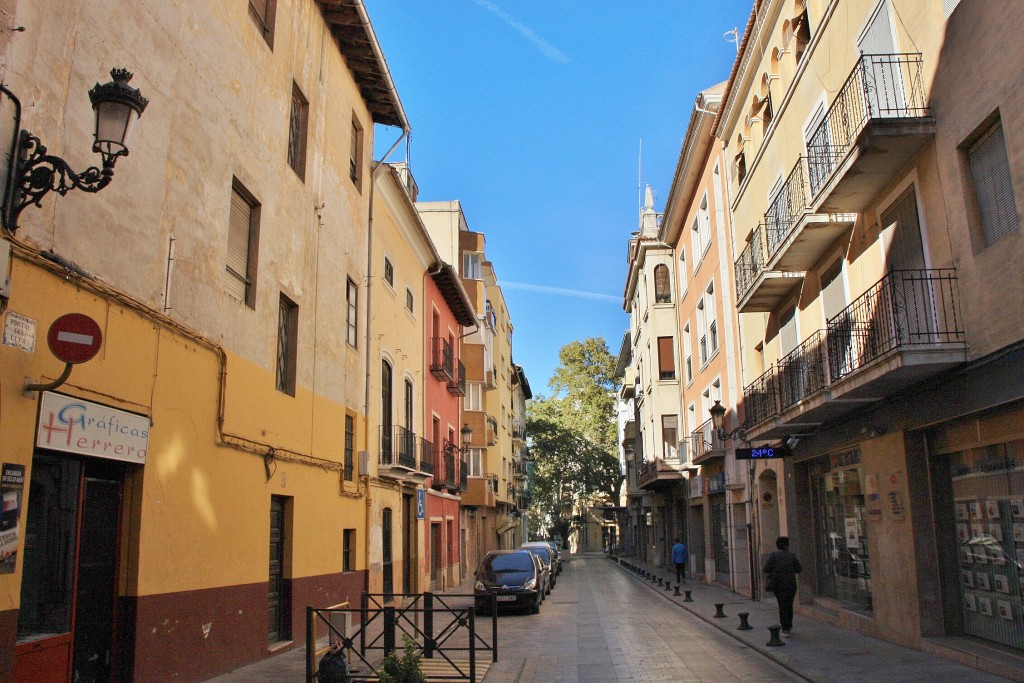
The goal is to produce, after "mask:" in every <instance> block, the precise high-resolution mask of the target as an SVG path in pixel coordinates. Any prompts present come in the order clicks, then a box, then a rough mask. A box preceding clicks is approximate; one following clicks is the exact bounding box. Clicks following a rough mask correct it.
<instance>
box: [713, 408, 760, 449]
mask: <svg viewBox="0 0 1024 683" xmlns="http://www.w3.org/2000/svg"><path fill="white" fill-rule="evenodd" d="M708 412H709V413H711V425H712V426H713V427H714V428H715V435H716V436H717V437H718V440H719V441H723V442H724V441H729V440H730V439H739V440H740V441H743V442H744V443H750V439H748V438H747V430H745V429H744V428H743V427H742V426H740V427H737V428H736V429H734V430H732V431H731V432H727V431H725V406H723V405H722V402H721V401H715V405H713V406H711V407H710V408H709V409H708Z"/></svg>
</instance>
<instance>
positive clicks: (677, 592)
mask: <svg viewBox="0 0 1024 683" xmlns="http://www.w3.org/2000/svg"><path fill="white" fill-rule="evenodd" d="M672 595H679V584H678V583H677V584H676V592H675V593H673V594H672ZM687 595H689V593H687Z"/></svg>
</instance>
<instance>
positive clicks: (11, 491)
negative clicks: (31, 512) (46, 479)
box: [0, 462, 25, 574]
mask: <svg viewBox="0 0 1024 683" xmlns="http://www.w3.org/2000/svg"><path fill="white" fill-rule="evenodd" d="M24 489H25V466H24V465H14V464H11V463H6V462H5V463H4V464H3V469H2V470H0V501H3V513H2V515H0V574H13V573H14V564H15V562H16V561H17V559H18V539H19V538H20V537H21V532H20V529H21V527H20V525H19V520H20V517H21V499H22V495H23V492H24Z"/></svg>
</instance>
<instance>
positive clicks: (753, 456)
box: [736, 446, 793, 460]
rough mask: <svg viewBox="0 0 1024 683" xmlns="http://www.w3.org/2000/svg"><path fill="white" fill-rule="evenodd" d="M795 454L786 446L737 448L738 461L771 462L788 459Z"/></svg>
mask: <svg viewBox="0 0 1024 683" xmlns="http://www.w3.org/2000/svg"><path fill="white" fill-rule="evenodd" d="M792 454H793V452H792V451H791V450H789V449H788V448H786V447H785V446H761V447H759V448H737V449H736V459H737V460H771V459H773V458H786V457H789V456H790V455H792Z"/></svg>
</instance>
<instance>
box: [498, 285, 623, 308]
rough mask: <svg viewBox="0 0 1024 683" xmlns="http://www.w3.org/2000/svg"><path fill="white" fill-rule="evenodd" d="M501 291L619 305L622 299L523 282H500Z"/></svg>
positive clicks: (609, 295) (608, 295)
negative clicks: (537, 293)
mask: <svg viewBox="0 0 1024 683" xmlns="http://www.w3.org/2000/svg"><path fill="white" fill-rule="evenodd" d="M498 285H499V286H500V287H501V288H502V289H521V290H524V291H527V292H540V293H542V294H554V295H556V296H571V297H573V298H576V299H594V300H596V301H614V302H615V303H621V302H622V298H621V297H617V296H612V295H611V294H600V293H598V292H583V291H580V290H578V289H565V288H563V287H546V286H544V285H530V284H526V283H524V282H508V281H507V280H502V281H501V282H499V283H498Z"/></svg>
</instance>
